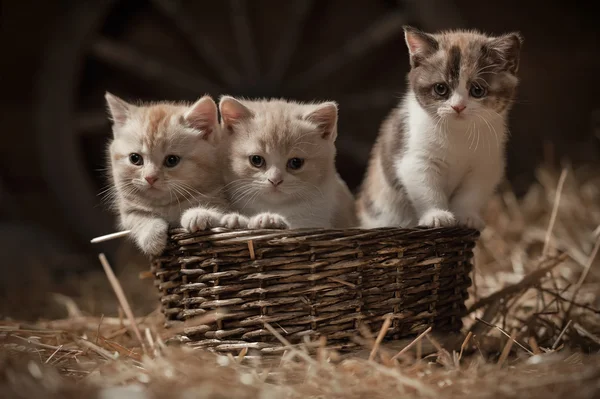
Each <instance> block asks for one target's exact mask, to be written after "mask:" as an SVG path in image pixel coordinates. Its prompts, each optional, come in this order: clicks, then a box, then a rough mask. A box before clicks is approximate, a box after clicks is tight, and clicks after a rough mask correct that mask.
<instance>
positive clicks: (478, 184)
mask: <svg viewBox="0 0 600 399" xmlns="http://www.w3.org/2000/svg"><path fill="white" fill-rule="evenodd" d="M405 38H406V43H407V46H408V50H409V55H410V64H411V70H410V72H409V74H408V83H409V90H408V93H407V94H406V96H405V98H404V100H403V101H402V102H401V104H400V105H399V106H398V108H396V109H395V110H393V111H392V113H391V114H390V115H389V116H388V118H387V120H385V121H384V123H383V124H382V126H381V128H380V133H379V137H378V139H377V142H376V144H375V146H374V148H373V151H372V155H371V160H370V163H369V167H368V170H367V174H366V177H365V180H364V182H363V184H362V188H361V193H360V194H359V199H358V201H357V209H358V214H359V219H360V223H361V225H362V226H363V227H367V228H373V227H381V226H401V227H413V226H415V225H421V226H428V227H438V226H451V225H454V224H456V223H459V224H461V225H465V226H468V227H471V228H476V229H481V228H483V227H484V223H483V221H482V219H481V218H480V212H481V209H482V208H483V206H484V205H485V204H486V202H487V200H488V199H489V198H490V196H491V195H492V194H493V192H494V190H495V188H496V186H497V184H498V183H499V181H500V180H501V179H502V177H503V175H504V168H505V157H504V150H505V144H506V140H507V136H508V130H507V128H506V124H507V117H508V112H509V110H510V108H511V106H512V103H513V101H514V98H515V95H516V88H517V83H518V80H517V76H516V73H517V70H518V66H519V54H520V48H521V43H522V39H521V37H520V35H519V34H517V33H510V34H506V35H502V36H499V37H489V36H485V35H483V34H481V33H477V32H472V31H451V32H444V33H439V34H428V33H424V32H421V31H419V30H417V29H414V28H412V27H405Z"/></svg>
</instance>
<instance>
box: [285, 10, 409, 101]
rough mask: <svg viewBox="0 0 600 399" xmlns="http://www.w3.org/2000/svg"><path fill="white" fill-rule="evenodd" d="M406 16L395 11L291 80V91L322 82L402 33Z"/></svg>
mask: <svg viewBox="0 0 600 399" xmlns="http://www.w3.org/2000/svg"><path fill="white" fill-rule="evenodd" d="M404 23H406V16H405V14H404V13H402V12H400V11H394V12H392V13H390V14H388V15H386V16H385V17H382V18H381V19H379V20H378V21H377V22H375V23H374V24H372V25H371V26H369V27H368V28H367V29H366V30H365V31H363V32H361V33H360V34H358V35H357V36H355V37H353V38H351V39H350V40H348V41H347V42H346V43H344V45H343V46H342V47H341V49H340V50H338V51H336V52H334V53H332V54H330V55H328V56H327V57H325V58H323V59H321V60H320V61H319V62H318V63H317V64H315V65H313V66H312V67H310V68H309V69H308V70H307V71H305V72H303V73H301V74H300V75H298V76H296V77H294V78H292V79H290V82H293V83H292V84H291V85H290V86H289V89H291V90H298V89H301V88H304V87H306V86H307V85H310V84H313V83H316V82H318V81H319V80H322V79H324V78H326V77H327V76H329V75H330V74H332V73H333V72H335V71H337V70H338V69H340V68H342V67H344V66H345V65H346V64H348V63H350V62H352V61H353V60H355V59H357V58H360V57H362V56H364V55H365V54H367V53H368V52H369V51H370V50H371V49H373V48H375V47H377V46H379V45H381V44H383V43H384V42H386V41H387V40H389V39H391V38H392V37H394V36H395V35H397V34H398V33H399V32H401V31H402V25H403V24H404Z"/></svg>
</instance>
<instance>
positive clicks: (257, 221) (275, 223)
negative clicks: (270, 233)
mask: <svg viewBox="0 0 600 399" xmlns="http://www.w3.org/2000/svg"><path fill="white" fill-rule="evenodd" d="M289 227H290V226H289V224H288V222H287V220H285V218H284V217H283V216H281V215H278V214H276V213H269V212H264V213H259V214H258V215H256V216H253V217H251V218H250V222H248V228H249V229H288V228H289Z"/></svg>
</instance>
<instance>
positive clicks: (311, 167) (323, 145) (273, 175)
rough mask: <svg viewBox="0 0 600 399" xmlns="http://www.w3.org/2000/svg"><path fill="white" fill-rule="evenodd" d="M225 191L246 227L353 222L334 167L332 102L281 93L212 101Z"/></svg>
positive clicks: (350, 200)
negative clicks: (302, 99) (274, 97)
mask: <svg viewBox="0 0 600 399" xmlns="http://www.w3.org/2000/svg"><path fill="white" fill-rule="evenodd" d="M219 109H220V111H221V119H222V128H223V136H224V140H228V142H229V143H228V145H227V146H226V149H225V151H226V155H225V158H226V159H228V161H229V167H228V168H226V179H225V180H226V183H228V184H227V185H226V193H227V197H228V199H229V201H230V202H231V205H232V206H233V208H234V209H236V210H238V211H239V212H241V213H243V214H245V215H247V216H252V217H251V219H250V221H249V224H248V226H249V227H250V228H286V227H290V228H303V227H324V228H332V227H333V228H342V227H351V226H355V225H356V223H357V222H356V219H355V218H356V216H355V211H354V200H353V197H352V194H351V193H350V191H349V190H348V187H347V186H346V184H345V183H344V182H343V181H342V179H341V178H340V177H339V175H338V174H337V172H336V169H335V154H336V150H335V139H336V136H337V105H336V104H335V103H333V102H325V103H320V104H299V103H295V102H288V101H283V100H264V101H245V100H236V99H234V98H232V97H223V98H222V99H221V102H220V104H219Z"/></svg>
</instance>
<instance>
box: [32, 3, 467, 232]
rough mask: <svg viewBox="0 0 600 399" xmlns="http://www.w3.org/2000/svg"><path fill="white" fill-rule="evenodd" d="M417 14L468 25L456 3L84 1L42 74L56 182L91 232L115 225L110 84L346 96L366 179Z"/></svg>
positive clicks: (122, 88) (343, 101)
mask: <svg viewBox="0 0 600 399" xmlns="http://www.w3.org/2000/svg"><path fill="white" fill-rule="evenodd" d="M406 23H412V24H416V25H418V26H421V27H424V28H426V29H432V30H433V29H442V28H448V27H453V26H460V25H461V23H460V20H459V19H458V17H457V15H456V11H455V10H454V8H453V7H452V6H451V5H450V4H449V2H447V1H445V0H419V1H415V0H398V1H390V0H388V1H382V0H380V1H366V0H354V1H350V0H318V1H316V0H296V1H290V2H282V1H278V0H255V1H248V0H228V1H223V2H207V1H192V0H187V1H185V0H147V1H141V0H129V1H116V0H94V1H90V0H87V1H79V2H77V3H76V4H75V5H74V6H73V8H72V10H71V11H70V12H69V14H67V15H65V16H64V17H63V19H62V20H61V21H59V23H58V24H57V26H56V32H55V36H54V38H53V39H52V41H51V43H50V45H49V46H48V47H47V54H46V59H45V63H44V65H43V68H42V70H41V73H40V75H39V77H40V80H39V85H38V89H39V91H38V99H39V101H38V108H37V115H36V118H37V128H38V133H39V134H38V142H39V151H40V157H41V162H42V164H43V168H44V172H45V174H46V180H47V182H48V184H49V186H50V187H52V189H53V191H54V194H55V195H56V198H57V199H58V201H59V203H60V205H61V206H62V208H63V209H64V212H65V216H66V218H67V220H68V221H69V222H70V224H71V227H72V229H73V230H74V231H75V232H76V233H78V234H79V235H80V236H82V238H83V239H89V238H90V237H93V236H97V235H101V234H105V233H107V232H110V231H111V230H112V229H113V217H112V215H111V214H110V213H108V212H107V211H106V209H105V207H103V206H102V205H101V203H100V199H99V197H98V193H99V192H100V190H101V187H102V186H103V185H105V184H106V180H105V178H104V172H103V171H102V168H103V167H104V166H103V165H104V151H105V142H106V139H107V138H108V137H109V136H110V126H109V123H108V120H107V118H106V113H105V111H104V110H105V106H104V102H103V101H104V100H103V93H104V91H105V90H110V91H113V92H115V93H116V94H118V95H120V96H123V97H125V98H127V99H137V98H141V99H146V100H158V99H174V100H175V99H179V100H194V99H196V98H198V97H199V96H200V95H202V94H204V93H209V94H211V95H213V96H214V97H218V96H219V95H220V94H225V93H227V94H232V95H244V96H253V97H254V96H260V97H290V98H295V99H298V100H313V99H334V100H337V101H338V102H339V103H340V136H339V139H338V140H339V141H338V147H339V155H338V157H339V162H338V164H339V166H340V171H341V174H342V176H343V177H344V178H345V179H346V180H347V181H348V183H349V185H350V186H351V187H355V186H356V185H357V184H358V183H359V181H360V179H361V178H362V173H363V170H364V166H365V164H366V161H367V159H368V154H369V150H370V146H371V144H372V140H373V138H374V136H375V134H376V132H377V126H378V124H379V123H380V121H381V119H382V118H383V116H384V115H385V114H386V113H387V112H388V111H389V109H390V107H391V106H393V104H394V103H395V102H396V101H397V98H398V95H399V93H400V90H401V88H402V85H403V82H404V75H405V73H406V71H407V59H406V50H405V48H404V44H403V35H402V25H403V24H406Z"/></svg>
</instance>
